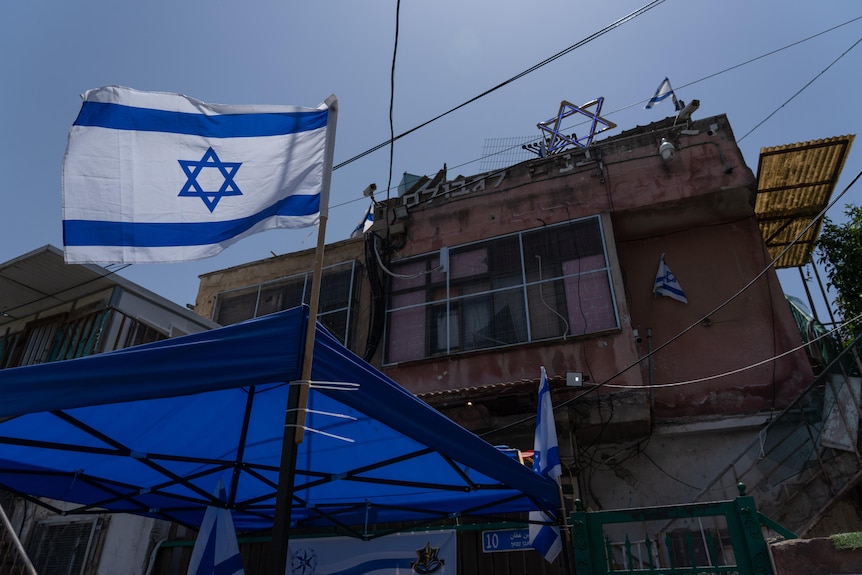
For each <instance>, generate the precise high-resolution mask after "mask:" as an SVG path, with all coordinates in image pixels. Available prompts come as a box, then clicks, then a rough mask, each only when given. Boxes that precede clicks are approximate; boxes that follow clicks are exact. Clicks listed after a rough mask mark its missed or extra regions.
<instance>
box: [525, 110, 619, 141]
mask: <svg viewBox="0 0 862 575" xmlns="http://www.w3.org/2000/svg"><path fill="white" fill-rule="evenodd" d="M604 101H605V99H604V98H596V99H595V100H592V101H590V102H587V103H586V104H583V105H582V106H575V105H574V104H572V103H570V102H567V101H565V100H563V101H562V102H560V111H559V112H557V115H556V116H555V117H553V118H551V119H550V120H548V121H547V122H540V123H538V124H536V125H537V127H538V128H539V130H540V131H541V132H542V135H543V138H544V142H543V144H542V151H543V152H544V153H545V154H547V155H551V154H558V153H560V152H562V151H563V150H565V149H567V148H568V147H570V146H575V147H578V148H581V149H587V148H589V147H590V146H591V145H592V143H593V138H595V136H596V134H599V133H601V132H604V131H605V130H609V129H611V128H616V127H617V125H616V124H614V123H613V122H611V121H610V120H606V119H604V118H602V117H601V112H602V104H603V103H604ZM593 107H595V111H592V110H591V108H593ZM576 114H582V115H584V116H586V117H587V118H588V120H589V123H590V130H589V133H588V134H587V135H586V136H584V137H582V138H578V136H577V135H576V134H574V133H572V134H571V135H566V134H564V133H563V132H562V131H561V130H562V129H563V128H562V123H563V120H565V119H566V118H568V117H569V116H574V115H576Z"/></svg>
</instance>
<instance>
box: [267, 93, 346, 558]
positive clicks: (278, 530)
mask: <svg viewBox="0 0 862 575" xmlns="http://www.w3.org/2000/svg"><path fill="white" fill-rule="evenodd" d="M325 103H326V105H327V107H328V109H329V115H328V117H327V121H326V149H325V151H324V160H323V176H322V182H321V193H320V223H319V224H318V229H317V251H316V252H315V260H314V271H313V274H312V276H311V299H310V301H309V309H308V322H307V325H306V329H305V341H304V348H303V353H302V372H301V375H300V379H299V381H294V382H290V389H289V391H288V394H287V410H286V412H285V416H284V434H283V441H282V447H281V464H280V466H279V472H278V490H277V491H276V500H275V516H274V518H273V525H272V559H271V569H270V570H269V571H268V572H269V573H271V574H272V575H285V573H287V565H288V561H287V560H288V558H287V550H288V545H289V543H290V518H291V511H292V509H293V486H294V481H295V477H296V455H297V452H298V451H299V444H300V443H302V440H303V438H304V426H305V408H306V405H307V403H308V386H309V383H310V381H311V367H312V361H313V358H314V336H315V331H316V327H317V310H318V307H319V303H320V283H321V280H322V279H323V251H324V247H325V245H326V222H327V220H328V219H329V188H330V183H331V181H332V157H333V153H334V151H335V125H336V118H337V116H338V100H337V98H336V97H335V94H333V95H331V96H330V97H329V98H327V99H326V102H325Z"/></svg>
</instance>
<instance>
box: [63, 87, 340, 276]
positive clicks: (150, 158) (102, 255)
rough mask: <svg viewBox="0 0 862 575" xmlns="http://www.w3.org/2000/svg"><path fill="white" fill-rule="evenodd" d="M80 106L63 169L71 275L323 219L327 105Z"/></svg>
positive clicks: (166, 101) (91, 96) (331, 123)
mask: <svg viewBox="0 0 862 575" xmlns="http://www.w3.org/2000/svg"><path fill="white" fill-rule="evenodd" d="M82 97H83V99H84V103H83V105H82V107H81V111H80V113H79V115H78V118H77V119H76V120H75V123H74V125H73V126H72V129H71V131H70V132H69V141H68V146H67V148H66V156H65V159H64V162H63V244H64V246H65V257H66V261H67V262H69V263H91V262H92V263H121V262H122V263H148V262H149V263H159V262H179V261H186V260H194V259H200V258H206V257H210V256H214V255H216V254H217V253H219V252H220V251H222V250H223V249H224V248H226V247H227V246H229V245H230V244H232V243H234V242H236V241H237V240H239V239H240V238H243V237H245V236H248V235H251V234H254V233H257V232H261V231H264V230H268V229H273V228H296V227H304V226H312V225H315V224H316V223H317V222H318V220H319V217H320V216H321V215H323V216H326V215H327V209H328V204H329V197H328V194H329V182H330V179H331V172H332V152H333V148H334V136H335V110H336V107H337V102H336V99H335V96H330V98H329V99H327V100H326V102H324V103H323V104H321V105H320V106H319V107H317V108H300V107H295V106H225V105H219V104H206V103H204V102H201V101H198V100H195V99H193V98H189V97H187V96H183V95H180V94H171V93H163V92H140V91H137V90H133V89H130V88H123V87H118V86H108V87H104V88H98V89H95V90H90V91H88V92H86V93H84V94H83V96H82Z"/></svg>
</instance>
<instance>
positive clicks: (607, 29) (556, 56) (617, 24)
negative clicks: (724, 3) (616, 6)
mask: <svg viewBox="0 0 862 575" xmlns="http://www.w3.org/2000/svg"><path fill="white" fill-rule="evenodd" d="M664 1H665V0H653V1H652V2H648V3H647V4H645V5H644V6H641V7H640V8H638V9H637V10H635V11H634V12H631V13H630V14H627V15H626V16H623V17H622V18H620V19H619V20H616V21H615V22H612V23H611V24H608V25H607V26H605V27H604V28H602V29H601V30H599V31H598V32H594V33H592V34H591V35H589V36H587V37H586V38H584V39H583V40H580V41H579V42H576V43H575V44H573V45H571V46H569V47H568V48H566V49H564V50H561V51H560V52H557V53H556V54H554V55H553V56H551V57H549V58H546V59H544V60H542V61H541V62H539V63H538V64H535V65H533V66H531V67H529V68H527V69H526V70H524V71H523V72H520V73H518V74H515V75H514V76H512V77H511V78H509V79H508V80H505V81H503V82H500V83H499V84H497V85H496V86H494V87H493V88H489V89H487V90H485V91H484V92H482V93H481V94H478V95H476V96H473V97H472V98H470V99H469V100H467V101H466V102H463V103H461V104H458V105H457V106H455V107H454V108H452V109H450V110H448V111H446V112H443V113H442V114H438V115H437V116H434V117H433V118H431V119H430V120H426V121H425V122H423V123H421V124H419V125H418V126H415V127H413V128H410V129H409V130H407V131H406V132H402V133H400V134H398V135H397V136H394V135H392V136H390V139H389V140H387V141H385V142H381V143H380V144H377V145H376V146H374V147H372V148H369V149H367V150H365V151H364V152H362V153H360V154H357V155H355V156H353V157H352V158H350V159H348V160H345V161H343V162H341V163H339V164H336V165H335V166H334V167H333V168H332V169H333V170H337V169H338V168H341V167H344V166H346V165H348V164H351V163H353V162H355V161H356V160H358V159H360V158H364V157H365V156H367V155H368V154H371V153H373V152H376V151H377V150H379V149H381V148H384V147H386V146H387V145H389V144H391V143H392V142H394V141H395V140H400V139H401V138H403V137H404V136H407V135H409V134H412V133H413V132H415V131H417V130H419V129H421V128H424V127H425V126H427V125H428V124H431V123H432V122H436V121H437V120H439V119H440V118H443V117H444V116H448V115H449V114H451V113H452V112H455V111H457V110H460V109H461V108H463V107H465V106H467V105H469V104H472V103H473V102H475V101H476V100H479V99H480V98H484V97H485V96H487V95H488V94H491V93H492V92H496V91H497V90H499V89H500V88H503V87H504V86H507V85H508V84H511V83H512V82H515V81H516V80H519V79H521V78H523V77H524V76H526V75H527V74H530V73H531V72H535V71H536V70H538V69H539V68H542V67H543V66H546V65H548V64H550V63H551V62H553V61H555V60H558V59H559V58H562V57H563V56H565V55H566V54H569V53H570V52H572V51H574V50H576V49H578V48H580V47H581V46H584V45H586V44H588V43H590V42H592V41H593V40H595V39H596V38H599V37H601V36H604V35H605V34H607V33H608V32H610V31H611V30H614V29H616V28H619V27H620V26H622V25H623V24H625V23H627V22H629V21H631V20H633V19H634V18H637V17H638V16H641V15H643V14H645V13H646V12H648V11H649V10H652V9H653V8H655V7H656V6H658V5H659V4H662V3H663V2H664Z"/></svg>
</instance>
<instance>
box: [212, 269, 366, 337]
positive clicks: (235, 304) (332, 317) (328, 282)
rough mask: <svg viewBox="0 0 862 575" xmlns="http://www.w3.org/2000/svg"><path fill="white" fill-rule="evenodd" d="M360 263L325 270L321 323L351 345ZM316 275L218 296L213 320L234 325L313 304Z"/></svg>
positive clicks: (281, 279) (272, 282) (269, 283)
mask: <svg viewBox="0 0 862 575" xmlns="http://www.w3.org/2000/svg"><path fill="white" fill-rule="evenodd" d="M355 270H356V263H355V262H353V261H350V262H343V263H340V264H336V265H334V266H329V267H327V268H324V270H323V281H322V282H321V285H320V301H319V304H318V314H317V319H318V321H320V323H322V324H323V325H324V326H326V328H327V329H328V330H329V331H330V332H331V333H332V334H333V335H334V336H335V337H337V338H338V339H339V340H340V341H341V342H342V343H344V344H345V345H348V342H349V341H350V337H351V335H352V334H351V332H350V326H351V317H352V310H353V307H354V294H355V292H356V286H355V279H354V278H355ZM312 275H313V274H312V273H311V272H307V273H302V274H297V275H294V276H289V277H285V278H280V279H278V280H274V281H271V282H266V283H262V284H257V285H252V286H246V287H243V288H239V289H236V290H231V291H226V292H222V293H220V294H218V297H217V298H216V305H215V312H214V314H213V319H214V320H215V321H216V322H217V323H219V324H221V325H230V324H234V323H238V322H241V321H245V320H247V319H251V318H253V317H260V316H262V315H267V314H270V313H274V312H277V311H282V310H286V309H290V308H293V307H296V306H298V305H301V304H303V303H306V304H307V303H309V302H310V300H311V279H312Z"/></svg>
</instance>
